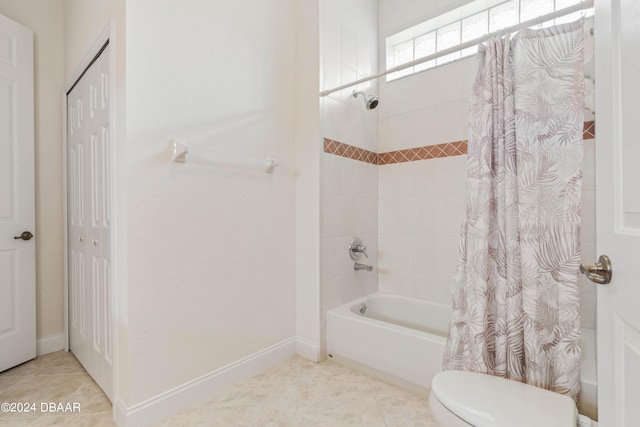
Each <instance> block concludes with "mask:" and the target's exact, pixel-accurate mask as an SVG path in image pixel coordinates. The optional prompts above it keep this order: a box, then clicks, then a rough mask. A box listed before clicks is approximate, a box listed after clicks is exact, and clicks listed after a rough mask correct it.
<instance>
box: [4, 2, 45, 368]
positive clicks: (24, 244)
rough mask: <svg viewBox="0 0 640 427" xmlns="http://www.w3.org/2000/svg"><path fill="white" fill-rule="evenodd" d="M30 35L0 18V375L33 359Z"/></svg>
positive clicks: (32, 183)
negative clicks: (29, 236)
mask: <svg viewBox="0 0 640 427" xmlns="http://www.w3.org/2000/svg"><path fill="white" fill-rule="evenodd" d="M34 197H35V190H34V133H33V34H32V32H31V30H29V29H27V28H25V27H23V26H21V25H19V24H17V23H15V22H13V21H11V20H10V19H8V18H6V17H5V16H3V15H0V371H4V370H6V369H9V368H11V367H13V366H15V365H17V364H20V363H22V362H26V361H27V360H29V359H32V358H34V357H35V356H36V312H35V310H36V297H35V287H36V282H35V280H36V279H35V239H33V238H32V239H31V240H22V239H14V237H15V236H19V235H20V234H21V233H22V232H23V231H30V232H32V233H34V234H35V202H34Z"/></svg>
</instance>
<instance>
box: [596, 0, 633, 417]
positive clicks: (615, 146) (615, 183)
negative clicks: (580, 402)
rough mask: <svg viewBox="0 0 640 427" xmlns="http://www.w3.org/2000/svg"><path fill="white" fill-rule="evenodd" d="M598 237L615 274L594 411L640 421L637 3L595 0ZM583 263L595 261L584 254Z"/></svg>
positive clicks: (607, 294)
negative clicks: (596, 408) (639, 403)
mask: <svg viewBox="0 0 640 427" xmlns="http://www.w3.org/2000/svg"><path fill="white" fill-rule="evenodd" d="M595 19H596V21H595V22H596V25H595V35H596V37H595V42H596V117H597V121H598V123H597V126H596V196H597V199H596V200H597V203H596V216H597V223H596V228H597V232H596V239H597V248H598V252H599V253H600V254H606V255H608V256H609V257H610V258H611V262H612V267H613V277H612V280H611V283H610V284H608V285H599V286H598V340H597V343H598V355H597V359H598V413H599V424H600V425H603V426H612V427H613V426H616V427H617V426H636V425H638V420H640V406H638V402H640V310H638V303H640V263H639V262H638V257H639V256H640V192H639V191H638V183H640V168H638V161H639V160H640V145H639V144H638V131H637V125H636V122H637V106H636V104H637V100H638V97H640V81H639V80H638V73H639V72H640V58H639V57H638V52H639V51H640V26H639V25H638V24H639V23H640V2H638V1H637V0H597V1H596V13H595ZM587 262H593V261H592V260H587Z"/></svg>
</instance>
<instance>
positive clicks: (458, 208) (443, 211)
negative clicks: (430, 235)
mask: <svg viewBox="0 0 640 427" xmlns="http://www.w3.org/2000/svg"><path fill="white" fill-rule="evenodd" d="M435 209H436V223H435V227H436V230H437V235H438V236H442V237H455V238H457V237H459V236H460V225H461V224H462V218H463V215H464V197H463V196H450V197H448V196H443V197H438V198H436V199H435Z"/></svg>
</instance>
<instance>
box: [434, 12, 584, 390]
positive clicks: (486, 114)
mask: <svg viewBox="0 0 640 427" xmlns="http://www.w3.org/2000/svg"><path fill="white" fill-rule="evenodd" d="M582 24H583V23H582V21H579V22H575V23H573V24H565V25H558V26H555V27H551V28H545V29H542V30H524V31H521V32H519V33H517V34H516V35H515V36H514V37H512V38H510V37H509V36H508V35H507V36H505V37H497V38H494V39H491V40H489V41H488V42H487V43H486V44H485V45H484V46H481V47H480V49H479V52H478V59H479V67H478V72H477V75H476V79H475V82H474V89H473V95H472V105H471V110H470V118H469V142H468V160H467V190H466V213H465V218H464V221H463V226H462V232H461V242H460V249H459V260H458V267H457V271H456V276H455V278H454V280H453V285H452V291H453V303H452V308H453V315H452V320H451V325H450V333H449V338H448V341H447V346H446V350H445V354H444V360H443V368H444V369H445V370H447V369H457V370H467V371H473V372H481V373H487V374H492V375H498V376H501V377H505V378H510V379H513V380H517V381H521V382H526V383H528V384H532V385H535V386H538V387H542V388H545V389H550V390H553V391H556V392H559V393H562V394H566V395H569V396H571V397H573V398H576V396H577V394H578V392H579V388H580V313H579V302H580V296H579V289H578V268H579V263H580V243H579V237H580V195H581V186H582V130H583V122H584V79H583V42H584V33H583V25H582Z"/></svg>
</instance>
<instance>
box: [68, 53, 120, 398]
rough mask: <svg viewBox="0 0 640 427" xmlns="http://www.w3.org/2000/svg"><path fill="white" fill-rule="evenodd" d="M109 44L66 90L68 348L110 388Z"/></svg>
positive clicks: (94, 375)
mask: <svg viewBox="0 0 640 427" xmlns="http://www.w3.org/2000/svg"><path fill="white" fill-rule="evenodd" d="M108 73H109V46H107V47H106V48H105V49H104V51H103V52H102V53H101V55H100V56H99V57H98V58H97V59H96V61H95V62H94V63H93V64H92V65H91V66H90V67H89V68H88V69H87V70H86V72H85V74H84V75H83V76H82V78H81V79H80V80H79V81H78V82H77V84H76V86H75V87H74V88H73V90H72V91H71V92H70V93H69V94H68V95H67V118H68V125H67V133H68V134H67V156H68V161H67V167H68V172H67V179H68V182H67V186H68V187H67V188H68V191H67V195H68V200H67V203H68V206H67V211H68V215H67V217H68V218H67V221H68V227H67V228H68V247H69V257H68V259H69V271H70V275H69V276H70V278H69V279H70V280H69V282H70V283H69V289H70V292H69V311H70V313H69V314H70V328H69V330H70V337H69V338H70V347H71V351H72V352H73V353H74V354H75V355H76V357H77V358H78V360H79V361H80V362H81V363H82V365H83V366H84V367H85V369H86V370H87V372H89V374H90V375H91V376H92V377H93V379H94V380H95V381H96V383H98V385H100V387H102V389H103V390H104V391H105V393H106V394H107V396H109V397H111V392H112V381H113V380H112V372H113V367H112V357H111V346H112V339H111V321H112V316H111V310H112V302H111V292H110V290H111V281H110V279H111V275H110V272H109V265H110V245H109V241H110V238H109V236H110V224H109V221H108V220H107V219H106V218H109V217H110V213H109V211H110V204H109V202H108V201H109V197H110V196H109V193H108V192H109V186H108V183H109V179H110V169H109V156H110V151H109V140H108V138H109V132H108V130H109V102H108V95H107V94H106V90H107V88H108V85H107V84H106V83H107V82H108V76H109V75H108Z"/></svg>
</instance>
